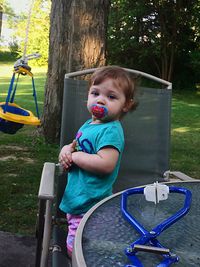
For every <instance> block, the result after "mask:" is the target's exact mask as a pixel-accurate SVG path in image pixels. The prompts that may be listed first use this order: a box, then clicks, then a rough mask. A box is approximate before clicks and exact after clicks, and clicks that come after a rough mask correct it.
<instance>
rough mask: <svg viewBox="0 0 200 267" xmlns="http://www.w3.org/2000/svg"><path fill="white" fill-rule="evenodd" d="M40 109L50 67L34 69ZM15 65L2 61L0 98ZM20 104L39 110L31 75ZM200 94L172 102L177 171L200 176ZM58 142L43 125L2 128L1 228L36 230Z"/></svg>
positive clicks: (20, 92) (174, 167) (24, 81)
mask: <svg viewBox="0 0 200 267" xmlns="http://www.w3.org/2000/svg"><path fill="white" fill-rule="evenodd" d="M32 72H33V73H34V77H35V85H36V90H37V96H38V105H39V110H40V113H41V112H42V108H43V100H44V84H45V78H46V75H45V73H46V68H44V67H40V68H39V67H33V68H32ZM11 76H12V64H11V63H10V64H8V63H1V64H0V101H5V97H6V94H7V89H8V86H9V82H10V79H11ZM16 102H17V103H18V104H19V105H21V106H22V107H24V108H27V109H29V110H32V111H33V112H34V113H35V106H34V100H33V97H32V87H31V79H30V77H28V76H23V77H21V78H20V80H19V85H18V89H17V95H16ZM199 137H200V93H198V92H195V91H191V92H189V91H188V92H178V93H177V92H176V93H173V101H172V137H171V162H170V165H171V170H180V171H183V172H185V173H186V174H188V175H190V176H192V177H194V178H200V164H199V155H200V138H199ZM58 151H59V148H58V146H57V145H49V144H45V142H44V139H43V138H42V137H41V136H40V135H39V134H38V131H37V128H36V127H32V126H24V127H23V128H22V129H21V130H20V131H19V132H17V134H15V135H8V134H4V133H2V132H0V169H1V174H0V177H1V179H0V203H1V205H0V213H1V217H0V230H3V231H10V232H15V233H21V234H34V231H35V221H36V214H37V192H38V187H39V182H40V176H41V171H42V167H43V163H44V162H45V161H50V162H57V156H58Z"/></svg>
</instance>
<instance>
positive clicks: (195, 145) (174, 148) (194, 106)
mask: <svg viewBox="0 0 200 267" xmlns="http://www.w3.org/2000/svg"><path fill="white" fill-rule="evenodd" d="M199 155H200V92H198V91H197V92H195V91H191V92H190V91H186V92H182V93H181V92H179V93H174V94H173V101H172V139H171V164H170V166H171V169H172V170H181V171H183V172H185V173H186V174H188V175H190V176H192V177H194V178H199V179H200V164H199V163H200V161H199Z"/></svg>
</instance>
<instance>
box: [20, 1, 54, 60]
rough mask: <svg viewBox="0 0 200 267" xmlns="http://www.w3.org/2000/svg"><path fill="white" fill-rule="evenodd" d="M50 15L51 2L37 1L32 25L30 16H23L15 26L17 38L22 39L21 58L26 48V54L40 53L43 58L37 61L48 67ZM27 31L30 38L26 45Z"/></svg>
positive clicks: (32, 13)
mask: <svg viewBox="0 0 200 267" xmlns="http://www.w3.org/2000/svg"><path fill="white" fill-rule="evenodd" d="M49 13H50V0H35V1H34V6H33V8H32V12H31V17H30V23H28V15H27V14H21V15H20V18H19V20H18V21H17V23H16V24H15V28H16V31H15V37H16V38H18V39H20V52H21V56H22V54H23V52H24V49H25V46H26V54H32V53H36V52H38V53H40V54H41V58H40V59H37V64H38V65H46V64H47V61H48V46H49V23H50V22H49ZM27 31H28V38H27V43H26V33H27ZM33 64H34V63H33Z"/></svg>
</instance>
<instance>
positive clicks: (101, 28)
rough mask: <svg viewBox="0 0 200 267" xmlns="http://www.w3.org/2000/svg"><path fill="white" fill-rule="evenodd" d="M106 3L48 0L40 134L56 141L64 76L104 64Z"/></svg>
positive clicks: (108, 1) (57, 139) (50, 140)
mask: <svg viewBox="0 0 200 267" xmlns="http://www.w3.org/2000/svg"><path fill="white" fill-rule="evenodd" d="M109 6H110V0H67V1H66V0H52V7H51V17H50V42H49V62H48V73H47V82H46V86H45V103H44V111H43V116H42V130H43V134H44V137H45V140H46V141H47V142H49V143H55V142H58V141H59V137H60V125H61V112H62V97H63V88H64V75H65V73H68V72H72V71H77V70H82V69H86V68H93V67H98V66H102V65H104V64H105V53H106V41H105V40H106V32H107V21H108V11H109Z"/></svg>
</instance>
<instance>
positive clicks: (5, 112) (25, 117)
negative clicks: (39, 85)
mask: <svg viewBox="0 0 200 267" xmlns="http://www.w3.org/2000/svg"><path fill="white" fill-rule="evenodd" d="M39 57H40V54H38V53H34V54H31V55H27V56H23V57H22V58H20V59H18V60H17V61H16V62H15V64H14V70H13V75H12V78H11V81H10V85H9V88H8V94H7V97H6V101H5V102H1V103H0V131H2V132H4V133H8V134H15V133H16V132H17V131H18V130H19V129H21V128H22V127H23V126H24V124H27V125H36V126H38V125H40V118H39V110H38V104H37V95H36V89H35V83H34V78H33V73H32V72H31V67H30V66H29V65H28V60H30V59H35V58H39ZM16 75H17V79H16V77H15V76H16ZM20 75H22V76H25V75H28V76H30V77H31V79H32V88H33V97H34V101H35V107H36V114H37V117H36V116H34V114H33V113H32V112H31V111H29V110H26V109H24V108H22V107H20V106H19V105H17V104H16V103H14V100H15V94H16V90H17V86H18V81H19V76H20Z"/></svg>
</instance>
